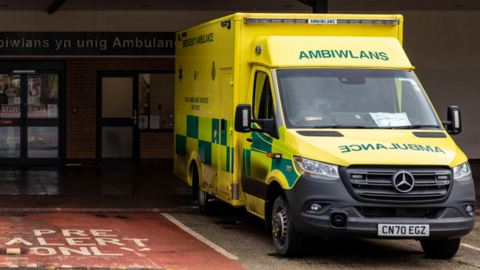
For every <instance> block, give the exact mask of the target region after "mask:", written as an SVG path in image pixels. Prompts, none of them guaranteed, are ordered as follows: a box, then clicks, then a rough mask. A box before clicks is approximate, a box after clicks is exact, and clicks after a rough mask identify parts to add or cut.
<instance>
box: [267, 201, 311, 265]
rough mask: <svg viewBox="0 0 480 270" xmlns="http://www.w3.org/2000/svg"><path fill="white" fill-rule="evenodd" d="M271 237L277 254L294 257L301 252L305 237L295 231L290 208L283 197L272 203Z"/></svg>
mask: <svg viewBox="0 0 480 270" xmlns="http://www.w3.org/2000/svg"><path fill="white" fill-rule="evenodd" d="M272 237H273V244H274V245H275V248H276V249H277V252H278V254H280V255H282V256H285V257H295V256H298V255H300V254H301V252H302V251H303V246H304V242H305V237H304V235H302V234H300V233H298V232H297V231H296V230H295V227H294V226H293V221H292V217H291V215H290V208H289V207H288V203H287V200H286V199H285V197H283V196H278V197H277V199H276V200H275V202H274V203H273V208H272Z"/></svg>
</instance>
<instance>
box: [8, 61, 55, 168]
mask: <svg viewBox="0 0 480 270" xmlns="http://www.w3.org/2000/svg"><path fill="white" fill-rule="evenodd" d="M2 66H3V68H2V69H0V106H1V113H0V164H61V163H62V162H63V161H62V157H63V154H62V152H63V151H62V148H63V147H61V142H62V140H61V138H62V133H63V132H62V128H61V127H62V125H61V119H62V114H61V111H62V109H61V107H62V106H61V105H62V102H60V100H61V98H60V97H61V95H62V87H61V86H62V83H63V82H62V81H63V80H62V71H61V70H33V69H32V70H27V69H25V67H26V68H28V66H29V65H28V64H24V65H23V67H24V69H21V70H20V69H18V70H17V69H10V70H8V69H6V68H7V66H5V65H2ZM14 66H15V65H14ZM17 66H18V65H17ZM47 66H48V65H47ZM0 68H1V67H0Z"/></svg>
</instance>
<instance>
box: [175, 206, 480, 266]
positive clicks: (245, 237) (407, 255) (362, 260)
mask: <svg viewBox="0 0 480 270" xmlns="http://www.w3.org/2000/svg"><path fill="white" fill-rule="evenodd" d="M171 215H172V216H173V217H175V218H177V219H178V220H179V221H181V222H182V223H184V224H185V225H186V226H188V227H190V228H191V229H193V230H194V231H196V232H198V233H200V234H201V235H203V236H204V237H205V238H207V239H209V240H211V241H212V242H214V243H215V244H217V245H219V246H221V247H222V248H224V249H225V250H226V251H228V252H230V253H232V254H233V255H235V256H237V257H238V258H239V260H238V263H239V264H240V265H242V266H243V267H245V268H247V269H250V270H263V269H275V270H277V269H278V270H280V269H286V270H287V269H288V270H289V269H296V270H297V269H298V270H303V269H305V270H307V269H412V268H415V269H436V270H439V269H479V268H480V231H479V229H480V228H479V227H480V223H479V222H480V217H479V216H477V219H476V226H475V229H474V231H473V232H472V233H471V234H469V235H468V236H466V237H465V238H463V239H462V243H464V244H467V245H469V246H470V247H466V246H461V247H460V250H459V252H458V253H457V255H456V256H455V257H454V258H452V259H450V260H434V259H428V258H425V254H424V253H423V250H422V248H421V246H420V243H419V242H417V241H414V240H371V239H331V240H322V239H318V238H310V239H309V241H308V243H307V248H306V252H305V256H303V257H301V258H294V259H289V258H283V257H281V256H278V255H277V253H276V251H275V248H274V246H273V243H272V239H271V236H270V234H269V233H267V232H265V230H264V228H263V222H262V221H261V220H260V219H258V218H256V217H254V216H252V215H250V214H248V213H245V212H243V211H237V210H232V209H230V210H229V209H228V208H225V209H224V211H222V213H221V214H219V215H216V216H211V217H208V216H202V215H192V214H180V213H176V214H171ZM471 247H476V248H478V250H475V249H472V248H471Z"/></svg>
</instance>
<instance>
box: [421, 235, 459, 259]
mask: <svg viewBox="0 0 480 270" xmlns="http://www.w3.org/2000/svg"><path fill="white" fill-rule="evenodd" d="M420 244H421V245H422V248H423V251H424V252H425V254H427V257H428V258H433V259H450V258H452V257H453V256H455V254H457V251H458V248H459V247H460V238H455V239H449V240H431V239H428V240H420Z"/></svg>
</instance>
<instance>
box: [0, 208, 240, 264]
mask: <svg viewBox="0 0 480 270" xmlns="http://www.w3.org/2000/svg"><path fill="white" fill-rule="evenodd" d="M12 248H20V249H21V254H20V255H10V254H7V251H9V249H12ZM0 267H72V268H76V267H95V268H105V267H122V268H123V267H126V268H156V269H159V268H160V269H232V270H234V269H244V268H243V267H241V266H240V265H239V264H237V263H236V262H235V261H233V260H230V259H228V258H227V257H225V256H224V255H222V254H220V253H218V252H217V251H215V250H214V249H212V248H211V247H209V246H207V245H206V244H204V243H203V242H201V241H199V240H197V239H196V238H195V237H193V236H191V235H190V234H188V233H187V232H185V231H184V230H182V229H180V228H179V227H178V226H177V225H175V224H173V223H172V222H170V221H169V220H168V219H166V218H165V217H164V216H162V215H161V214H158V213H148V214H96V215H95V214H79V213H75V214H66V213H50V214H27V215H19V214H10V215H8V214H4V215H0Z"/></svg>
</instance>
